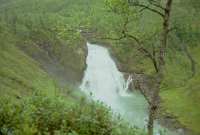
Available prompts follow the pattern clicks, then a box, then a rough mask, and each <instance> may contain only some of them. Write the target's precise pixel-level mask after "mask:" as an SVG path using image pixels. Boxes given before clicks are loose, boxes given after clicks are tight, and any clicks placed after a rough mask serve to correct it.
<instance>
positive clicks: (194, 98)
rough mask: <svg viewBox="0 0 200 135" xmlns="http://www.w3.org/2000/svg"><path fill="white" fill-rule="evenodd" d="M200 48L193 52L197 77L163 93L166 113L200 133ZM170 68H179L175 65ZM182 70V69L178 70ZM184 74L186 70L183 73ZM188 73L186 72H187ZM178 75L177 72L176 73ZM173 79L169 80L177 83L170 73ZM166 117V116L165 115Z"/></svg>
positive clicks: (174, 76)
mask: <svg viewBox="0 0 200 135" xmlns="http://www.w3.org/2000/svg"><path fill="white" fill-rule="evenodd" d="M199 51H200V48H199V47H195V48H193V50H191V52H192V54H193V57H194V59H195V61H196V62H197V73H196V75H195V77H193V78H192V79H190V80H185V81H183V82H182V86H180V85H177V86H174V87H173V84H174V83H173V82H172V83H171V84H172V86H171V87H169V88H167V89H163V91H162V92H161V97H162V98H163V103H162V105H163V107H164V108H165V109H166V113H169V114H173V115H174V116H175V117H176V118H177V120H178V121H179V122H180V123H181V124H183V125H184V126H186V127H187V128H189V129H191V130H193V131H195V132H196V133H198V134H199V133H200V129H199V125H200V104H199V100H200V83H199V82H200V74H199V66H200V59H199V58H200V55H199ZM168 68H177V67H175V66H173V65H171V66H169V65H168ZM178 70H181V68H178ZM182 72H184V70H183V71H182ZM185 72H186V71H185ZM175 73H176V72H175ZM169 74H170V76H171V77H169V79H171V80H173V81H177V80H178V79H177V75H176V74H174V75H173V72H171V73H169ZM179 76H181V77H183V78H184V74H179ZM164 115H165V114H164Z"/></svg>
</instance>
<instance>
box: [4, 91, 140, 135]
mask: <svg viewBox="0 0 200 135" xmlns="http://www.w3.org/2000/svg"><path fill="white" fill-rule="evenodd" d="M68 96H69V95H68ZM2 99H3V100H1V101H0V105H1V109H0V132H1V134H2V135H7V134H15V135H35V134H49V135H93V134H95V135H144V133H142V132H141V131H139V130H138V129H136V128H132V127H129V126H128V125H127V124H126V123H123V121H122V120H120V119H116V118H114V117H113V116H112V113H111V111H110V110H109V109H107V108H106V107H104V105H103V104H101V103H98V102H93V101H92V102H91V101H86V99H84V98H78V97H76V100H75V99H73V100H72V99H69V97H68V98H66V97H62V96H61V95H58V94H57V95H54V96H51V97H49V96H48V95H46V94H41V93H40V94H39V93H37V92H36V93H35V94H33V95H32V96H30V97H26V98H23V99H21V100H17V101H13V100H12V99H9V98H2Z"/></svg>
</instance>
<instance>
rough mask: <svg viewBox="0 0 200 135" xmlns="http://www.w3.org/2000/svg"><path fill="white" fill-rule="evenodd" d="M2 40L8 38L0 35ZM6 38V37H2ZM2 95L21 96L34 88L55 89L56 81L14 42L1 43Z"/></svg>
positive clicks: (42, 89) (48, 90) (0, 87)
mask: <svg viewBox="0 0 200 135" xmlns="http://www.w3.org/2000/svg"><path fill="white" fill-rule="evenodd" d="M0 38H1V41H4V40H8V39H9V38H12V39H13V38H14V37H10V36H9V35H7V37H6V38H5V36H4V37H3V36H2V35H0ZM2 38H4V39H2ZM0 63H1V66H0V84H1V85H0V95H1V96H3V95H13V96H21V95H26V94H31V93H32V92H34V90H41V91H46V92H48V93H49V94H50V95H51V94H52V93H54V91H55V84H54V81H53V80H52V79H51V78H50V77H49V76H48V75H47V74H46V73H45V72H44V71H43V70H41V68H40V67H39V64H38V63H37V62H36V61H34V60H33V59H31V58H30V57H29V56H27V55H26V54H24V53H23V52H22V51H21V50H19V49H18V48H17V47H16V46H15V45H14V42H7V41H5V42H4V43H1V46H0Z"/></svg>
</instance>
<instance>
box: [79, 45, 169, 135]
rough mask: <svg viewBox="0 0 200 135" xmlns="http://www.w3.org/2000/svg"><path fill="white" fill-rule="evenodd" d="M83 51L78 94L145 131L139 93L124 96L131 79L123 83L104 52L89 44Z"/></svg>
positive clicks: (144, 110)
mask: <svg viewBox="0 0 200 135" xmlns="http://www.w3.org/2000/svg"><path fill="white" fill-rule="evenodd" d="M87 47H88V56H87V61H86V63H87V69H86V71H85V75H84V78H83V81H82V84H81V86H80V88H81V90H82V91H84V92H85V93H87V94H88V95H92V98H93V99H94V100H99V101H101V102H103V103H105V104H106V105H107V106H109V107H111V109H112V110H113V112H115V113H119V114H120V115H121V116H122V117H123V118H124V119H125V120H126V121H127V122H129V123H131V124H134V125H136V126H137V127H140V128H146V125H147V120H148V103H147V102H146V100H145V98H144V97H143V95H141V94H140V93H139V92H137V91H134V92H133V93H131V94H130V93H128V92H127V90H128V86H129V84H130V83H131V81H132V80H133V78H132V76H129V78H128V79H127V80H125V79H124V76H123V74H122V73H121V72H119V70H118V69H117V66H116V64H115V62H114V61H113V59H112V58H111V57H110V54H109V52H108V50H107V49H106V48H104V47H101V46H98V45H94V44H90V43H87ZM158 129H160V126H159V125H157V128H156V130H157V131H156V132H157V133H156V134H157V135H158V134H159V133H158ZM168 135H172V134H171V133H170V134H168Z"/></svg>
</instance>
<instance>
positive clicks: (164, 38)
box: [148, 0, 173, 135]
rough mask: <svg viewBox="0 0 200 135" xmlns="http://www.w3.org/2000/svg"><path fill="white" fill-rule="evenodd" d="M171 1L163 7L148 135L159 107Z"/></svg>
mask: <svg viewBox="0 0 200 135" xmlns="http://www.w3.org/2000/svg"><path fill="white" fill-rule="evenodd" d="M172 1H173V0H167V1H166V5H165V10H164V11H165V13H164V16H163V25H162V28H163V30H162V33H161V42H160V51H159V56H158V72H157V73H156V76H155V83H156V84H155V85H156V86H155V90H154V92H153V97H152V99H151V104H150V110H149V121H148V135H153V128H154V120H155V118H156V115H157V111H158V107H159V102H160V101H159V93H160V85H161V83H162V81H163V79H164V68H165V59H164V58H165V53H166V48H167V39H168V32H169V21H170V12H171V6H172Z"/></svg>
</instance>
